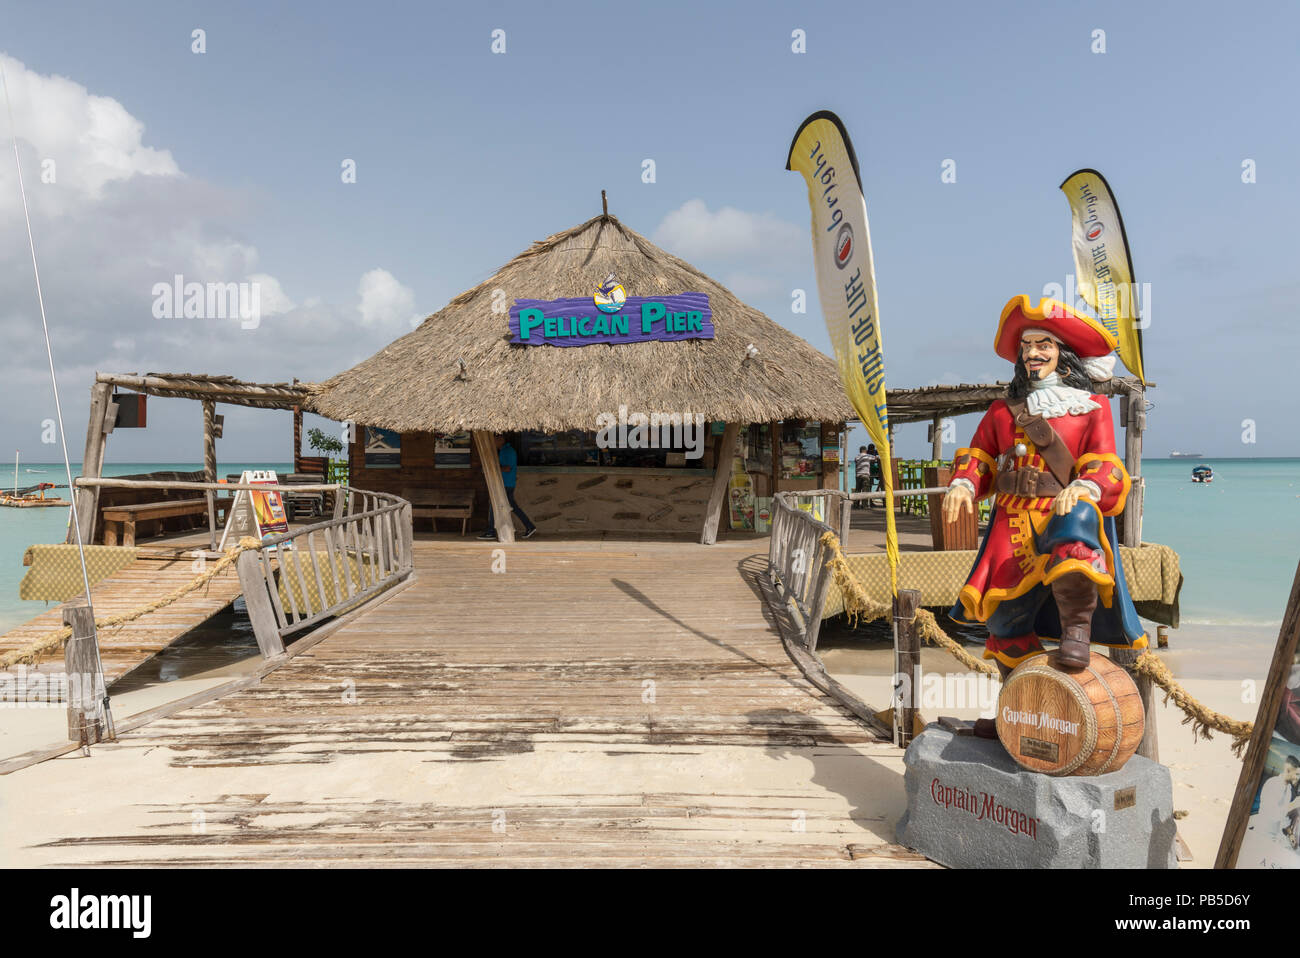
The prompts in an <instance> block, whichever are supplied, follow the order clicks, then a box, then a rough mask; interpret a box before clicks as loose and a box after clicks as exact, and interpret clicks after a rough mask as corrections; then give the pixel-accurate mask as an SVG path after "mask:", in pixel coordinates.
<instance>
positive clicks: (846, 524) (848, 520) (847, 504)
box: [837, 492, 853, 555]
mask: <svg viewBox="0 0 1300 958" xmlns="http://www.w3.org/2000/svg"><path fill="white" fill-rule="evenodd" d="M852 531H853V500H852V499H850V498H849V494H848V493H847V492H846V493H845V494H844V498H843V499H841V500H840V531H839V532H838V533H837V535H838V536H839V538H840V549H841V551H843V553H844V554H845V555H848V554H849V533H850V532H852Z"/></svg>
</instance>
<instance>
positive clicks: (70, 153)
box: [0, 54, 181, 206]
mask: <svg viewBox="0 0 1300 958" xmlns="http://www.w3.org/2000/svg"><path fill="white" fill-rule="evenodd" d="M0 64H2V65H3V67H4V75H5V80H6V82H7V84H8V93H9V100H10V103H11V105H12V107H13V127H14V128H13V129H12V130H9V131H7V132H8V133H9V134H10V135H14V134H16V135H17V137H18V142H19V146H20V150H22V152H23V153H24V154H25V155H24V156H23V161H24V170H23V173H24V179H26V180H27V182H28V195H29V197H32V198H39V200H40V201H42V202H46V203H49V204H51V205H54V206H66V205H67V204H69V203H70V202H72V201H73V198H74V197H77V196H81V197H90V198H92V199H99V198H100V197H101V196H102V195H103V193H104V188H105V187H106V186H107V185H108V184H110V183H115V182H120V181H124V180H129V179H131V178H133V177H137V176H160V177H176V176H180V175H181V171H180V168H179V167H178V166H177V165H176V160H175V159H173V157H172V155H171V152H170V151H168V150H159V149H155V148H153V147H149V146H145V145H144V142H143V138H144V124H143V123H141V122H140V121H139V120H137V119H136V118H135V117H133V116H132V115H131V114H130V113H128V112H127V110H126V108H125V107H124V106H122V104H121V103H119V102H118V101H117V100H114V99H113V98H112V97H106V96H95V95H94V94H92V93H90V91H89V90H87V89H86V88H85V87H84V86H82V85H81V84H80V83H75V82H73V81H72V80H69V79H67V78H66V77H60V76H42V75H41V74H39V73H36V72H35V71H33V70H29V69H27V67H26V66H24V65H23V64H22V63H21V62H20V61H18V60H15V59H14V58H13V57H10V56H6V55H4V54H0ZM47 160H52V161H53V168H52V169H53V173H54V183H53V184H49V183H45V182H43V181H42V180H41V173H42V164H43V163H44V161H47ZM2 169H3V172H2V173H0V203H3V204H5V205H9V204H15V205H16V204H17V202H18V189H17V183H16V182H15V179H16V173H15V171H14V168H13V165H12V164H5V165H4V167H3V168H2ZM33 185H41V186H54V185H57V187H58V189H44V190H39V191H38V190H35V189H33Z"/></svg>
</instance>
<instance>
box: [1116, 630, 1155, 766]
mask: <svg viewBox="0 0 1300 958" xmlns="http://www.w3.org/2000/svg"><path fill="white" fill-rule="evenodd" d="M1141 654H1142V652H1141V651H1134V650H1133V649H1119V648H1116V649H1111V650H1110V660H1111V661H1112V662H1114V663H1115V664H1116V665H1119V666H1122V667H1123V668H1124V669H1125V671H1127V672H1128V674H1129V676H1130V677H1131V678H1132V679H1133V684H1134V685H1136V686H1137V690H1138V694H1139V695H1141V696H1142V708H1143V710H1144V711H1145V712H1146V727H1145V731H1144V732H1143V733H1142V742H1141V744H1139V745H1138V750H1137V753H1138V754H1139V755H1141V756H1142V757H1143V758H1149V759H1151V761H1153V762H1159V761H1160V736H1159V735H1158V734H1157V733H1158V731H1159V729H1158V728H1157V727H1156V716H1157V714H1158V711H1157V710H1158V709H1159V706H1158V705H1157V703H1156V688H1155V685H1154V684H1153V683H1152V681H1151V679H1150V678H1148V677H1147V676H1146V675H1142V674H1139V673H1137V672H1134V671H1133V663H1134V662H1136V661H1137V660H1138V656H1140V655H1141Z"/></svg>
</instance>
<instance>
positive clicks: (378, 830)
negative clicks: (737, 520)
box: [0, 539, 925, 867]
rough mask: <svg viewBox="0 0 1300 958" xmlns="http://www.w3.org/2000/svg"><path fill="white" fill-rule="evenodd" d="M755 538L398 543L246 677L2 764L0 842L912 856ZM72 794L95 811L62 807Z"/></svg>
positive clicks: (509, 859)
mask: <svg viewBox="0 0 1300 958" xmlns="http://www.w3.org/2000/svg"><path fill="white" fill-rule="evenodd" d="M765 547H766V541H765V540H759V541H753V540H751V541H741V542H724V543H720V544H718V545H716V546H712V547H705V546H700V545H697V544H693V543H628V542H605V543H602V542H591V543H587V542H560V543H555V542H551V543H547V542H542V541H538V540H533V541H530V542H521V543H518V544H516V545H514V546H511V547H509V548H506V549H504V550H503V549H501V548H499V547H498V546H497V544H496V543H466V542H464V540H460V541H458V542H457V541H448V540H436V541H435V540H432V539H423V540H420V541H417V543H416V576H417V578H416V580H415V582H414V583H413V584H412V585H410V586H409V587H408V588H406V589H404V590H403V591H401V592H400V593H397V594H395V595H393V596H391V597H390V598H389V599H387V601H384V602H383V603H382V604H379V605H377V606H376V607H374V608H372V609H369V610H367V611H365V612H363V613H362V614H361V615H359V616H358V617H357V618H356V619H355V620H354V621H352V622H351V623H349V624H347V625H345V626H344V627H342V628H340V629H339V630H338V631H336V632H335V633H334V634H332V635H330V636H329V637H328V638H326V639H324V640H323V641H321V642H320V643H319V644H318V645H316V646H315V647H313V648H311V649H309V650H308V651H305V652H303V653H302V654H301V655H298V656H296V657H294V658H292V659H290V660H289V661H288V662H287V663H285V664H284V665H283V666H282V667H281V668H279V669H277V670H276V671H274V672H272V673H270V674H269V675H267V676H266V677H265V678H264V679H263V680H262V681H261V683H260V684H259V685H257V686H254V687H250V688H246V689H243V690H241V691H237V692H234V693H232V694H230V695H228V696H226V697H224V698H222V699H220V700H217V701H214V702H209V703H207V704H204V705H201V706H198V707H195V708H191V709H189V710H187V711H184V712H180V713H177V714H176V715H174V716H172V717H170V718H167V719H162V720H160V721H157V722H154V723H152V724H150V725H148V726H145V727H143V728H140V729H138V730H136V731H133V732H130V733H128V734H127V735H125V736H124V737H123V738H122V740H121V741H120V742H119V743H118V744H115V745H106V746H99V747H97V748H96V752H95V757H94V758H93V759H91V760H85V759H77V758H69V759H60V760H57V761H53V762H46V763H43V764H41V765H38V766H34V767H32V768H28V769H24V770H22V771H20V772H16V773H14V774H13V775H9V776H5V777H3V778H0V799H3V798H5V796H8V795H16V794H17V791H18V790H21V798H15V801H16V802H18V804H20V805H22V806H23V809H22V814H23V817H24V820H25V821H27V823H28V827H27V828H25V830H24V837H23V840H22V842H21V846H18V845H16V844H15V845H14V846H11V847H10V848H8V849H5V847H4V844H3V842H4V839H0V853H2V852H5V851H6V850H7V851H8V852H9V855H10V857H11V858H12V859H14V861H12V863H13V864H19V863H32V864H53V863H63V864H115V863H116V864H145V865H179V864H199V863H203V864H210V865H286V866H289V865H299V866H300V865H303V864H310V865H321V866H323V865H329V864H335V863H344V864H350V865H366V866H376V865H413V864H429V865H459V866H480V865H559V866H566V865H573V866H585V867H590V866H645V865H702V866H711V865H781V866H801V865H803V866H806V865H815V866H826V865H830V866H863V865H867V866H873V865H874V866H881V865H900V864H906V865H916V864H925V861H924V859H921V858H919V857H918V856H916V855H914V854H913V853H910V852H908V851H906V850H905V849H901V848H899V847H897V846H895V845H894V844H893V831H894V822H895V821H896V820H897V818H898V816H899V815H900V814H901V812H902V810H903V805H904V796H903V788H902V756H901V753H900V752H899V750H897V749H895V748H894V747H893V746H892V745H889V744H886V743H881V742H879V741H877V740H876V738H875V736H874V735H873V734H872V733H871V732H870V731H868V730H867V728H866V727H865V726H864V725H862V724H861V723H860V722H859V721H858V720H857V719H855V718H854V717H853V716H852V715H851V714H850V713H848V712H847V711H846V710H845V709H844V708H843V707H842V706H840V705H839V704H838V703H836V702H834V701H833V700H831V699H830V698H828V697H826V696H824V695H822V694H821V693H820V692H818V691H817V690H816V689H815V688H813V687H812V686H811V685H810V684H809V683H808V681H807V680H806V679H804V677H803V675H802V674H801V673H800V671H799V670H798V668H796V666H795V665H794V664H793V663H792V662H791V661H790V660H789V658H788V657H787V656H786V654H785V652H784V650H783V648H782V644H781V641H780V638H779V636H778V635H777V634H776V632H775V631H774V629H773V628H772V625H771V623H770V622H769V621H768V619H767V618H766V612H765V608H764V605H763V603H762V601H761V599H760V597H759V593H758V591H757V586H756V583H755V582H754V581H753V576H754V574H755V572H756V571H757V569H758V568H759V567H760V562H759V561H757V560H755V559H753V558H751V557H753V556H754V554H755V553H756V552H757V551H759V550H763V549H765ZM110 783H111V784H110ZM88 793H92V794H96V795H98V796H99V797H100V804H99V806H98V809H97V812H96V814H95V815H83V816H79V817H78V818H77V819H76V821H75V823H73V822H72V821H71V820H70V819H69V818H68V817H67V814H66V810H67V808H68V807H69V806H71V805H73V804H75V803H76V802H78V801H80V798H79V797H78V796H84V795H85V794H88ZM10 808H11V811H13V812H15V813H18V811H19V809H17V808H15V807H13V806H11V807H10ZM196 823H198V824H196Z"/></svg>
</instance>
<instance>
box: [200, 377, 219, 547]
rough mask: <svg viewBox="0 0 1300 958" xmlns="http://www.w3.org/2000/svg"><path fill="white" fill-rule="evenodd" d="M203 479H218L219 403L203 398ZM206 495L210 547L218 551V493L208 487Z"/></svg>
mask: <svg viewBox="0 0 1300 958" xmlns="http://www.w3.org/2000/svg"><path fill="white" fill-rule="evenodd" d="M203 481H204V482H216V481H217V403H216V401H215V400H212V399H205V400H203ZM204 495H205V496H206V497H207V500H208V548H209V549H211V550H212V551H213V552H216V551H217V500H216V494H215V493H214V492H213V491H212V490H211V489H208V490H207V491H206V492H205V493H204Z"/></svg>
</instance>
